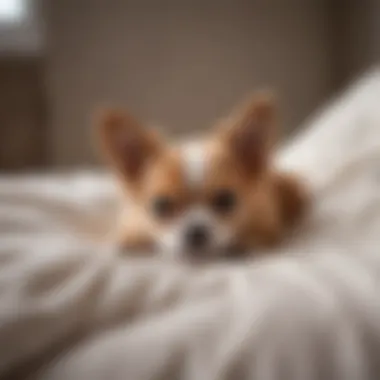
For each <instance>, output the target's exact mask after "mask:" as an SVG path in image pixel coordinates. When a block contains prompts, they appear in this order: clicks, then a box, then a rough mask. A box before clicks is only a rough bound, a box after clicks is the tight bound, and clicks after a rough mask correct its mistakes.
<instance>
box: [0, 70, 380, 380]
mask: <svg viewBox="0 0 380 380" xmlns="http://www.w3.org/2000/svg"><path fill="white" fill-rule="evenodd" d="M379 99H380V70H378V69H374V70H372V71H371V72H370V73H368V74H367V75H365V76H364V77H363V78H361V79H360V80H359V81H357V82H356V83H354V84H353V85H352V86H351V87H350V88H349V89H347V91H345V92H344V93H343V94H342V95H340V96H338V97H337V98H336V99H334V100H332V101H331V102H330V103H329V104H328V105H327V106H326V107H324V108H323V109H322V110H321V111H320V112H318V113H317V114H316V115H314V116H313V117H312V118H311V119H310V120H309V121H307V123H306V125H305V128H301V130H302V131H303V132H302V133H301V134H300V135H298V136H295V137H294V138H292V139H291V140H290V141H289V142H288V143H287V144H285V146H284V147H283V148H282V149H280V151H279V155H278V165H279V166H283V167H286V168H287V169H290V170H294V171H297V172H299V173H301V174H302V175H304V176H305V177H306V178H307V180H308V181H309V183H310V186H312V188H313V190H314V195H315V201H314V207H313V210H312V211H311V213H310V215H309V217H308V218H307V220H305V223H304V226H302V230H301V231H299V233H298V234H297V235H295V236H293V237H292V238H291V239H289V241H288V242H286V244H284V245H283V246H282V247H281V248H279V249H277V252H274V253H273V254H271V255H269V256H268V255H266V256H265V257H262V258H259V257H254V258H250V259H246V260H242V261H232V262H219V263H210V264H206V265H203V266H198V267H194V266H188V265H185V264H179V263H173V262H169V261H165V260H161V259H157V258H140V257H138V256H133V257H126V256H122V255H120V254H118V253H117V252H116V250H115V248H114V246H113V245H112V244H111V243H110V239H109V231H110V228H111V227H112V225H113V223H114V217H115V212H116V210H118V209H119V207H120V206H119V201H118V198H117V196H116V194H117V191H116V189H115V186H114V182H113V181H112V179H111V178H110V177H109V176H108V175H107V174H105V173H102V172H98V173H95V172H92V171H83V172H78V173H71V174H67V173H61V174H54V175H52V174H50V175H48V174H46V175H35V176H32V175H30V176H22V177H19V176H5V175H4V176H2V177H0V243H1V244H0V378H1V379H8V378H9V379H16V378H17V379H18V378H20V379H49V380H67V379H72V380H74V379H92V380H97V379H112V380H113V379H115V380H118V379H131V380H133V379H138V380H155V379H186V380H187V379H188V380H191V379H197V380H202V379H207V380H212V379H215V380H216V379H218V380H219V379H265V380H272V379H292V380H296V379H303V380H305V379H324V380H328V379H335V380H339V379H345V380H346V379H361V380H366V379H378V378H379V377H380V360H379V359H380V297H379V291H380V256H379V255H380V244H379V243H380V107H379V104H380V103H379Z"/></svg>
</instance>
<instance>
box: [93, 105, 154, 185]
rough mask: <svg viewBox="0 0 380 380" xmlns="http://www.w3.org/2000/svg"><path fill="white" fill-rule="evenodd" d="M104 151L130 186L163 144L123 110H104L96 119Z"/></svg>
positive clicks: (139, 176) (138, 177)
mask: <svg viewBox="0 0 380 380" xmlns="http://www.w3.org/2000/svg"><path fill="white" fill-rule="evenodd" d="M96 124H97V128H98V137H99V140H100V144H101V148H102V150H103V153H104V154H105V156H106V158H107V159H108V161H109V162H110V164H111V165H112V166H113V167H114V168H115V169H116V170H117V171H118V172H119V173H120V174H121V175H122V176H123V177H124V178H125V179H126V180H127V181H129V182H136V181H138V180H139V179H140V178H141V175H142V174H143V172H144V169H145V168H146V166H147V164H148V163H149V162H150V160H151V159H153V158H154V157H156V156H157V155H158V154H159V153H160V151H161V143H160V141H159V139H158V137H157V136H156V135H154V134H153V132H151V131H148V130H146V129H145V128H144V127H143V126H142V125H141V124H140V123H139V122H138V121H137V120H136V119H135V118H134V117H132V116H131V115H129V114H128V113H126V112H123V111H122V110H117V109H108V110H103V111H102V112H100V113H99V115H97V117H96Z"/></svg>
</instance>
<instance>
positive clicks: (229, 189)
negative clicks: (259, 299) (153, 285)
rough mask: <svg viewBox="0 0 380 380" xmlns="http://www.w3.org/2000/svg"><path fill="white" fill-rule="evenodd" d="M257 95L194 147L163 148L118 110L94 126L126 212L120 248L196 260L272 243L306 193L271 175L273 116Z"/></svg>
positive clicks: (287, 178)
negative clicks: (126, 205) (121, 192)
mask: <svg viewBox="0 0 380 380" xmlns="http://www.w3.org/2000/svg"><path fill="white" fill-rule="evenodd" d="M275 108H276V107H275V103H274V100H273V98H272V97H271V96H270V95H268V94H257V95H255V96H253V97H252V98H250V99H249V101H248V102H247V103H245V104H244V105H243V106H242V107H239V108H238V110H237V112H236V113H233V115H232V117H230V118H228V119H227V120H225V121H224V122H223V123H221V125H220V126H219V127H218V128H216V129H215V131H214V132H211V133H210V134H209V135H207V136H205V137H204V138H202V139H200V140H195V141H187V142H185V143H183V144H171V143H168V142H167V141H166V140H164V139H162V138H161V137H159V136H157V135H156V134H154V133H153V132H152V131H149V130H147V129H145V128H144V127H143V126H142V125H141V124H140V123H139V122H138V121H137V120H135V119H134V118H133V117H132V116H130V115H129V114H127V113H124V112H123V111H119V110H109V111H106V112H104V113H103V114H102V116H101V117H100V119H99V121H98V127H99V137H100V142H101V145H102V150H103V153H104V155H105V156H106V158H107V160H108V162H109V164H110V165H111V168H113V169H114V170H115V172H116V174H117V176H118V177H119V180H120V183H121V185H122V189H123V190H124V193H125V196H126V197H127V199H128V200H129V203H130V206H129V209H128V213H127V215H126V217H125V218H124V219H123V220H122V223H121V226H120V228H121V235H120V244H121V245H122V246H123V247H124V248H127V249H129V250H132V251H135V250H146V249H151V248H154V247H160V248H161V249H162V252H163V253H165V254H171V255H185V256H188V257H189V258H195V259H196V258H202V257H205V256H206V257H210V256H211V255H212V256H217V255H222V254H225V253H226V251H229V250H233V249H239V250H241V249H243V250H244V249H249V248H254V247H258V246H259V247H267V246H272V245H273V244H275V243H277V242H279V241H280V240H281V238H282V237H283V236H284V234H285V232H286V231H287V230H288V228H289V227H291V226H294V224H295V223H297V222H298V221H299V220H300V218H301V216H302V215H303V214H304V211H305V209H306V206H307V204H308V193H307V191H306V189H305V187H304V186H303V185H302V184H301V182H300V180H299V179H298V178H295V177H292V176H291V175H289V174H287V173H283V172H279V171H278V170H276V169H275V168H274V166H273V163H272V160H271V158H272V156H273V154H272V150H273V145H274V138H275V132H276V131H275V129H276V109H275Z"/></svg>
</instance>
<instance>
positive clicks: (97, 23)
mask: <svg viewBox="0 0 380 380" xmlns="http://www.w3.org/2000/svg"><path fill="white" fill-rule="evenodd" d="M285 4H286V5H285ZM379 37H380V1H378V0H360V1H359V0H346V1H334V0H330V1H328V0H326V1H325V0H288V1H286V2H285V1H283V0H256V1H255V0H251V1H244V0H228V1H227V0H218V1H216V0H193V1H191V0H177V1H174V0H170V1H165V0H162V1H154V0H50V1H49V0H45V1H43V0H41V1H33V0H0V170H2V171H11V172H12V171H24V170H45V169H49V170H50V169H51V170H55V169H58V168H77V167H90V166H93V165H97V164H98V162H99V160H98V159H97V156H96V153H95V149H94V144H93V139H92V137H91V116H92V114H93V111H94V109H96V108H97V107H99V106H102V105H108V104H115V105H120V106H125V107H127V108H128V109H130V110H131V111H132V112H134V113H135V114H136V115H137V116H139V117H140V118H141V119H142V120H144V121H146V122H147V123H153V124H157V125H159V126H160V128H162V129H163V130H165V131H167V133H171V134H175V135H177V134H181V133H187V132H189V131H198V130H199V131H200V130H203V129H206V128H208V127H210V125H211V124H212V122H213V121H215V119H217V118H219V117H222V116H223V115H225V114H226V113H228V112H229V110H230V109H231V107H233V106H234V105H235V104H236V103H237V102H239V101H240V100H241V99H242V98H243V97H244V96H245V95H246V94H247V93H249V92H251V91H252V90H254V89H258V88H262V87H272V88H274V89H276V91H277V92H278V94H279V99H280V109H281V115H282V119H283V129H284V131H285V132H286V133H291V132H294V131H295V130H296V129H297V127H298V126H299V125H301V124H302V122H303V120H305V118H306V117H307V116H308V115H310V113H312V112H313V110H315V109H316V108H317V107H318V106H320V105H322V104H323V103H324V102H325V101H326V100H327V99H328V98H329V97H331V96H332V95H333V94H334V93H335V92H336V91H339V89H340V88H342V86H344V85H345V84H346V83H348V82H349V81H350V80H352V78H354V77H355V76H356V75H358V74H359V73H361V72H362V71H363V70H365V69H366V68H368V67H370V66H371V65H372V64H374V63H376V62H377V60H378V59H380V38H379Z"/></svg>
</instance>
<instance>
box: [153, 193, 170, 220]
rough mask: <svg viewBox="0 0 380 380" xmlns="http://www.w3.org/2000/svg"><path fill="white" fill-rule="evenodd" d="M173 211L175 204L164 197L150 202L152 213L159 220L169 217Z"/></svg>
mask: <svg viewBox="0 0 380 380" xmlns="http://www.w3.org/2000/svg"><path fill="white" fill-rule="evenodd" d="M174 209H175V202H174V201H173V200H172V199H171V198H169V197H165V196H161V197H157V198H155V199H154V200H153V202H152V211H153V213H154V215H155V216H157V217H159V218H168V217H170V216H171V215H172V214H173V212H174Z"/></svg>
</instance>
